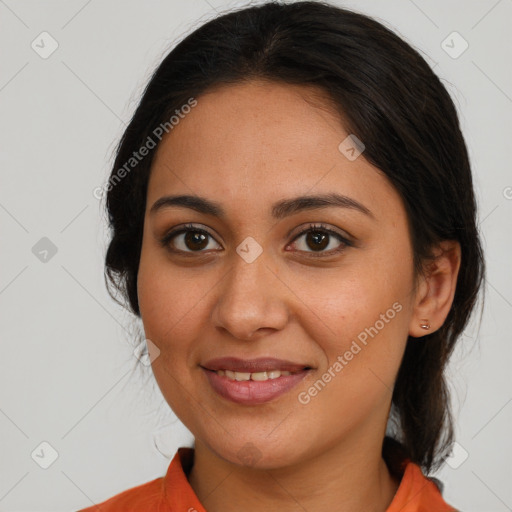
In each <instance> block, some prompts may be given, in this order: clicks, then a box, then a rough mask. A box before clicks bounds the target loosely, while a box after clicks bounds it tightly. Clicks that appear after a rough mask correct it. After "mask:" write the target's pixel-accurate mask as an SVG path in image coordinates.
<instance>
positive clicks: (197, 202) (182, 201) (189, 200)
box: [149, 193, 375, 219]
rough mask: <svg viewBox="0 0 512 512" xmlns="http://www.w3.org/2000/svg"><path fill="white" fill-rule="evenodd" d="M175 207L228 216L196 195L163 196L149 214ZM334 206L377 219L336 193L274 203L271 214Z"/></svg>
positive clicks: (283, 216)
mask: <svg viewBox="0 0 512 512" xmlns="http://www.w3.org/2000/svg"><path fill="white" fill-rule="evenodd" d="M173 206H179V207H183V208H190V209H192V210H195V211H197V212H199V213H204V214H207V215H213V216H215V217H218V218H220V219H224V218H225V216H226V214H225V211H224V209H223V208H222V206H221V204H220V203H218V202H216V201H211V200H209V199H206V198H204V197H200V196H195V195H174V196H163V197H161V198H160V199H158V200H157V201H155V203H153V206H152V207H151V209H150V211H149V213H150V215H154V214H155V213H156V212H158V211H160V210H163V209H165V208H170V207H173ZM333 206H334V207H338V208H349V209H352V210H357V211H359V212H361V213H364V214H365V215H368V216H369V217H372V218H373V219H375V217H374V215H373V213H372V212H371V211H370V210H369V209H368V208H367V207H366V206H364V205H362V204H361V203H359V202H358V201H356V200H355V199H352V198H351V197H348V196H344V195H341V194H336V193H331V194H320V195H311V196H299V197H293V198H291V199H284V200H281V201H278V202H276V203H274V204H273V205H272V210H271V212H272V217H273V218H274V219H283V218H285V217H288V216H290V215H293V214H295V213H298V212H300V211H304V210H314V209H318V208H329V207H333Z"/></svg>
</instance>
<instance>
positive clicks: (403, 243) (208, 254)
mask: <svg viewBox="0 0 512 512" xmlns="http://www.w3.org/2000/svg"><path fill="white" fill-rule="evenodd" d="M197 100H198V104H197V106H195V107H194V108H193V109H192V111H191V112H190V113H189V114H188V115H187V116H185V118H184V119H182V120H181V121H180V122H179V124H178V125H176V126H175V127H174V128H173V130H172V131H171V132H170V133H169V134H168V135H167V136H166V137H164V139H163V140H162V142H161V143H160V146H159V148H158V151H157V154H156V157H155V160H154V162H153V167H152V171H151V176H150V180H149V184H148V192H147V203H146V205H147V206H146V212H145V221H144V236H143V243H142V252H141V259H140V267H139V274H138V297H139V304H140V311H141V317H142V321H143V324H144V329H145V334H146V337H147V338H148V339H150V340H151V341H152V342H153V343H154V344H155V345H156V346H157V347H158V348H159V350H160V354H159V356H158V357H157V358H156V359H155V360H154V361H153V363H152V367H153V371H154V375H155V378H156V380H157V382H158V385H159V387H160V389H161V391H162V393H163V396H164V397H165V399H166V401H167V402H168V404H169V405H170V407H171V408H172V409H173V411H174V412H175V413H176V415H177V416H178V417H179V418H180V419H181V421H182V422H183V423H184V424H185V425H186V426H187V427H188V429H189V430H190V431H191V432H192V433H193V435H194V436H195V439H196V442H195V460H194V465H193V467H192V470H191V471H190V473H189V475H188V479H189V482H190V484H191V486H192V488H193V489H194V491H195V493H196V494H197V496H198V497H199V499H200V501H201V503H203V505H204V506H205V508H206V509H207V510H208V511H209V512H217V511H218V512H220V511H223V512H226V511H228V512H230V511H239V510H240V507H241V506H243V507H244V511H245V512H252V511H253V510H254V511H256V510H258V511H260V510H281V511H285V512H286V511H292V510H298V509H300V508H301V507H303V509H305V510H308V512H316V511H320V510H322V511H325V510H338V511H344V512H356V511H357V512H360V511H361V510H367V511H381V512H383V511H385V510H386V508H387V507H388V506H389V504H390V503H391V501H392V499H393V496H394V494H395V492H396V490H397V487H398V484H399V482H397V481H396V480H394V479H393V478H392V477H391V476H390V474H389V472H388V470H387V466H386V464H385V463H384V461H383V459H382V457H381V448H382V441H383V437H384V434H385V429H386V422H387V418H388V414H389V410H390V403H391V390H392V388H393V385H394V381H395V378H396V374H397V372H398V369H399V366H400V362H401V359H402V356H403V352H404V349H405V346H406V342H407V336H408V335H411V336H414V337H421V336H423V335H424V334H425V333H426V331H424V330H423V329H421V328H420V323H423V322H422V320H423V319H428V320H429V321H430V324H431V326H432V327H431V329H430V331H428V332H432V331H434V330H436V329H438V328H439V327H440V326H441V325H442V323H443V322H444V319H445V318H446V316H447V314H448V312H449V309H450V306H451V303H452V300H453V295H454V292H455V284H456V277H457V272H458V269H459V265H460V247H459V245H458V243H456V242H450V241H446V242H443V244H441V245H440V246H439V251H438V252H439V257H438V259H437V260H436V261H435V262H434V263H432V264H431V265H430V267H429V272H428V274H427V275H426V276H424V277H423V276H420V278H419V280H418V282H417V283H416V285H415V282H414V274H413V259H412V256H413V254H412V247H411V241H410V236H409V231H408V225H407V217H406V212H405V209H404V206H403V204H402V201H401V199H400V196H399V195H398V193H397V192H396V190H395V189H394V188H393V186H392V185H391V184H390V182H389V181H388V180H387V178H386V177H385V175H384V174H383V173H382V172H380V171H379V170H378V169H377V168H375V167H374V166H372V165H370V164H369V163H368V162H367V161H366V160H365V159H364V153H363V154H362V155H361V156H360V157H358V158H357V159H356V160H354V161H350V160H349V159H348V158H346V157H345V156H344V155H343V154H342V153H341V152H340V151H339V150H338V146H339V144H340V142H341V141H343V140H344V139H345V138H346V137H347V135H348V132H347V131H346V130H345V129H344V127H343V122H342V119H341V118H340V117H339V116H338V115H336V114H335V113H334V111H333V109H332V107H330V106H329V103H328V102H327V101H324V100H323V99H322V95H321V94H319V93H318V91H316V90H315V89H313V88H310V87H304V86H291V85H285V84H278V83H272V82H263V81H252V82H248V83H244V84H237V85H230V86H222V87H220V88H217V89H215V90H210V91H209V92H207V93H205V94H203V95H201V96H200V97H198V98H197ZM332 192H337V193H342V194H344V195H346V196H349V197H350V198H352V199H355V200H357V201H358V202H360V203H362V204H363V205H364V206H366V207H367V208H368V209H369V210H371V213H372V216H369V215H365V214H364V213H362V212H360V211H358V210H355V209H350V208H339V207H332V206H331V207H327V208H318V209H315V210H304V211H299V212H296V213H294V214H293V215H291V216H289V217H286V218H283V219H279V220H276V219H274V218H273V217H272V216H271V205H272V204H273V203H274V202H276V201H278V200H282V199H285V198H292V197H295V196H300V195H307V194H318V193H332ZM171 194H192V195H199V196H202V197H205V198H207V199H210V200H212V201H216V202H218V203H220V204H221V205H222V207H223V208H224V209H225V211H226V216H225V218H224V219H220V218H217V217H215V216H213V215H210V214H204V213H199V212H196V211H194V210H191V209H187V208H184V207H176V206H173V207H168V208H165V209H162V210H159V211H158V212H156V213H154V214H150V208H151V206H152V205H153V204H154V202H155V201H156V200H157V199H159V198H160V197H162V196H165V195H171ZM310 222H313V223H315V224H316V223H323V224H324V225H325V226H326V227H327V228H329V229H333V230H335V231H336V230H338V231H339V232H341V233H342V234H344V233H345V234H346V235H348V236H349V238H348V239H349V241H352V242H353V243H352V245H351V246H345V248H344V249H343V250H342V251H341V252H339V253H337V254H333V253H332V251H331V249H333V250H334V249H336V248H339V247H343V243H341V242H339V240H338V239H337V238H336V237H335V236H334V235H331V236H330V237H329V243H328V246H326V247H325V248H324V249H321V250H320V253H321V252H322V251H323V253H329V252H330V253H331V254H330V255H325V256H322V257H316V258H315V254H319V252H318V249H317V251H315V245H314V241H313V242H311V240H310V241H309V243H308V237H307V235H301V236H299V237H298V238H296V237H297V235H299V233H301V232H302V231H303V230H304V229H307V228H308V225H309V223H310ZM185 223H192V224H194V227H198V228H203V229H206V230H207V231H209V233H210V234H211V235H212V236H211V237H210V238H208V239H207V242H205V243H204V245H203V246H202V247H204V248H203V249H200V250H201V251H202V252H201V253H198V252H197V246H198V245H200V244H197V242H196V245H194V244H193V243H192V245H191V244H190V243H189V244H188V245H187V244H186V243H185V237H184V235H183V234H181V235H177V237H175V238H174V240H173V241H171V242H169V245H170V246H173V247H174V248H175V249H176V250H179V249H181V250H182V251H187V254H185V255H183V254H179V253H173V252H171V251H170V250H169V248H165V247H162V245H161V244H160V242H159V240H160V239H161V238H162V237H163V236H164V235H165V234H166V233H168V232H169V231H170V230H171V229H172V228H174V227H177V226H180V225H183V224H185ZM191 234H193V233H191ZM249 236H250V237H252V238H254V239H255V240H256V241H257V242H258V244H259V245H260V246H261V248H262V249H263V252H262V253H261V254H260V255H259V256H258V257H257V258H256V259H255V260H254V261H253V262H251V263H248V262H247V261H245V260H244V259H243V258H242V257H240V256H239V254H238V253H237V252H236V248H237V247H238V246H239V245H240V244H241V243H242V241H244V239H246V237H249ZM173 244H174V245H173ZM194 250H195V251H196V252H194ZM396 302H398V303H399V304H400V305H401V306H402V309H401V311H400V312H399V313H396V315H395V316H394V318H393V319H392V320H390V321H389V322H388V323H386V324H385V327H384V328H382V329H381V330H379V332H378V334H377V335H374V337H373V338H371V337H369V338H368V340H369V341H368V344H367V345H366V346H364V347H363V348H362V350H361V351H360V352H359V353H358V354H357V355H355V356H354V357H353V359H352V360H351V361H350V362H349V363H348V364H347V365H346V366H345V367H344V368H343V370H342V371H341V372H339V373H338V374H337V375H336V377H335V378H333V379H332V380H331V381H330V382H329V383H328V384H327V385H326V386H325V388H324V389H322V390H321V392H319V393H318V394H317V395H316V396H315V397H314V398H312V399H311V401H310V402H309V403H308V404H306V405H304V404H301V403H300V402H299V401H298V395H299V393H300V392H304V391H307V390H308V389H309V388H310V386H311V385H312V384H313V383H314V382H316V381H317V380H318V379H319V378H321V376H322V375H323V374H324V373H326V372H327V371H328V368H329V367H331V366H332V365H333V364H334V362H335V361H336V359H337V357H338V356H339V355H343V354H344V353H345V352H346V351H347V350H348V349H349V347H350V345H351V343H352V341H353V340H355V339H357V336H358V334H359V333H361V332H362V331H364V329H365V328H368V327H370V326H374V325H375V323H376V321H377V320H378V319H379V318H380V316H379V315H381V314H382V313H385V312H386V311H387V310H389V309H390V308H392V305H393V304H394V303H396ZM411 342H417V343H422V342H423V341H422V340H421V339H418V340H412V341H411ZM229 355H232V356H237V357H240V358H255V357H277V358H281V359H286V360H290V361H293V362H298V363H303V364H304V365H309V366H312V367H313V368H314V370H313V371H312V372H311V373H310V375H309V376H308V377H307V378H306V379H305V380H304V381H302V382H301V383H299V385H298V386H296V387H295V388H294V389H293V390H291V391H289V392H288V393H286V394H284V395H281V396H280V397H279V398H277V399H276V400H273V401H271V402H268V403H265V404H260V405H252V406H247V405H239V404H235V403H232V402H230V401H228V400H226V399H224V398H222V397H220V396H219V395H217V394H216V393H215V392H214V391H213V390H212V388H211V387H210V385H209V383H208V380H207V379H206V377H205V375H204V372H203V370H202V369H201V367H200V366H199V365H200V364H203V363H205V362H206V361H207V360H209V359H211V358H214V357H222V356H229ZM249 446H250V447H251V449H252V450H253V452H254V453H256V456H255V457H253V460H252V461H250V460H247V458H243V457H241V456H240V454H239V452H240V450H242V452H240V453H244V450H246V451H247V449H248V447H249Z"/></svg>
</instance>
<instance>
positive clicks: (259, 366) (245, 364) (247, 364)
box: [201, 357, 311, 378]
mask: <svg viewBox="0 0 512 512" xmlns="http://www.w3.org/2000/svg"><path fill="white" fill-rule="evenodd" d="M201 366H202V367H203V368H204V369H206V370H213V371H216V370H231V371H232V372H249V373H255V372H265V371H269V370H280V371H288V372H293V373H296V372H301V371H302V370H304V369H305V368H308V369H310V368H311V366H309V365H308V364H302V363H294V362H292V361H285V360H283V359H275V358H273V357H260V358H258V359H239V358H238V357H219V358H217V359H210V360H209V361H207V362H206V363H204V364H202V365H201ZM279 378H280V377H279Z"/></svg>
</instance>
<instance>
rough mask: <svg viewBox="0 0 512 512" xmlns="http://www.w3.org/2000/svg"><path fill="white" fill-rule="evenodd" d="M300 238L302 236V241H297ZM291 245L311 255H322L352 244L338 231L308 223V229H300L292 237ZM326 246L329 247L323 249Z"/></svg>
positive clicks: (341, 249) (339, 250)
mask: <svg viewBox="0 0 512 512" xmlns="http://www.w3.org/2000/svg"><path fill="white" fill-rule="evenodd" d="M300 238H304V241H303V242H302V243H298V242H297V240H299V239H300ZM336 242H338V243H336ZM293 245H295V246H296V248H297V249H298V250H299V251H301V252H306V253H310V255H312V256H324V255H332V254H334V253H338V252H341V251H343V250H344V249H345V248H346V247H348V246H351V245H352V244H351V243H350V242H349V241H348V240H347V239H346V238H345V237H343V236H342V235H341V234H340V233H337V232H336V231H333V230H332V229H327V228H325V227H324V226H323V225H320V226H316V225H310V226H309V228H308V229H306V230H304V231H302V232H301V233H300V234H299V235H297V236H296V237H295V238H294V241H293ZM326 248H329V250H325V249H326ZM315 253H319V254H315Z"/></svg>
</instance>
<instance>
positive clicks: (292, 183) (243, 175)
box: [148, 82, 400, 214]
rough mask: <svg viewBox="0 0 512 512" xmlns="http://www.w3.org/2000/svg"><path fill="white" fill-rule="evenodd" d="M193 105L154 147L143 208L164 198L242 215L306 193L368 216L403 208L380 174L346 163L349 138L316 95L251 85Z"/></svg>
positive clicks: (337, 116) (360, 162) (205, 96)
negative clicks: (352, 205)
mask: <svg viewBox="0 0 512 512" xmlns="http://www.w3.org/2000/svg"><path fill="white" fill-rule="evenodd" d="M196 99H197V105H196V106H195V107H193V108H192V109H191V110H190V112H189V113H188V114H186V115H183V117H182V118H181V119H180V121H179V123H178V124H177V125H175V126H174V127H173V129H172V130H171V131H170V132H169V133H168V134H167V135H166V136H165V137H164V138H163V139H162V141H161V143H160V145H159V148H158V151H157V154H156V155H155V159H154V161H153V165H152V170H151V176H150V181H149V186H148V208H150V207H151V204H152V203H153V202H154V201H155V200H157V199H158V198H159V197H160V196H161V195H164V194H177V193H182V194H197V195H201V196H208V197H211V198H212V199H215V200H217V201H219V202H223V203H224V202H227V203H233V204H234V205H236V204H238V205H239V206H240V207H241V209H242V210H243V208H244V207H248V206H249V205H254V206H256V205H260V206H261V207H262V208H263V204H265V205H266V204H268V203H273V202H274V201H277V200H279V199H282V198H286V197H292V196H298V195H304V194H306V193H308V192H310V193H329V192H338V193H340V194H345V195H348V196H351V197H353V198H354V199H355V200H357V201H359V202H361V203H363V204H368V205H372V207H371V209H372V210H373V209H374V208H376V209H377V210H378V208H379V206H382V208H383V209H386V205H387V210H388V211H389V210H390V208H389V207H390V205H393V204H394V203H396V202H398V203H400V198H399V197H398V195H397V193H396V191H395V190H394V188H393V187H392V186H391V184H390V183H389V181H388V180H387V178H386V177H385V175H383V173H382V172H380V171H379V170H378V169H377V168H375V167H374V166H372V165H371V164H369V163H368V162H367V161H366V160H365V159H364V157H363V156H360V157H359V158H357V159H355V160H350V159H348V158H347V157H346V156H345V155H344V154H343V153H342V152H341V151H340V149H339V146H340V143H342V142H343V141H344V140H346V138H347V137H348V136H349V135H350V134H349V133H348V132H347V130H346V129H345V128H344V126H343V121H342V118H341V116H340V114H338V113H337V112H336V111H335V110H334V108H333V107H332V104H331V103H330V102H329V99H327V98H326V97H325V95H322V93H321V91H319V90H318V89H315V88H312V87H303V86H295V85H287V84H279V83H274V82H248V83H243V84H237V85H229V86H223V87H220V88H217V89H214V90H211V91H209V92H207V93H205V94H203V95H201V96H199V97H198V98H196ZM363 142H364V141H363ZM363 155H364V153H363ZM397 207H399V205H397ZM228 213H229V212H228ZM233 213H235V211H233ZM236 213H237V214H239V213H241V212H240V211H236Z"/></svg>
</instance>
